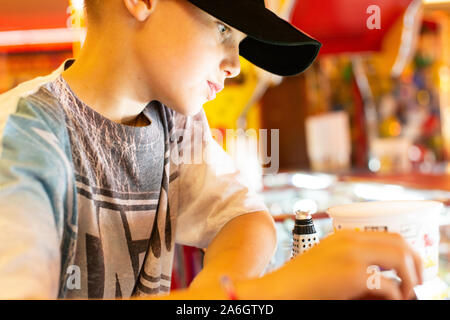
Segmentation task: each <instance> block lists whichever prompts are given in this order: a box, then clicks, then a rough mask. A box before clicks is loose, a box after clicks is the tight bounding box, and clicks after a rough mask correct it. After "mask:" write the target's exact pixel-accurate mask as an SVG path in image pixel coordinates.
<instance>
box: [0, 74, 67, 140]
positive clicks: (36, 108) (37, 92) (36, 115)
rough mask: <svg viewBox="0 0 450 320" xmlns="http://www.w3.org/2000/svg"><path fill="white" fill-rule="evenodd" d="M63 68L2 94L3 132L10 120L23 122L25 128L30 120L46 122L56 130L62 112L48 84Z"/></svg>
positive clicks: (0, 103)
mask: <svg viewBox="0 0 450 320" xmlns="http://www.w3.org/2000/svg"><path fill="white" fill-rule="evenodd" d="M63 68H64V67H63V66H61V67H60V68H58V69H57V70H55V71H54V72H53V73H51V74H50V75H47V76H43V77H37V78H35V79H32V80H29V81H26V82H23V83H21V84H19V85H18V86H17V87H15V88H13V89H11V90H9V91H7V92H5V93H3V94H1V95H0V132H1V133H3V131H4V128H5V126H6V125H7V123H8V122H9V121H16V122H21V124H24V126H23V127H22V128H24V129H26V128H27V126H26V125H25V124H27V123H29V121H33V120H36V121H40V122H45V123H46V125H47V126H49V127H52V128H51V129H53V130H52V131H54V132H55V130H56V129H57V128H56V127H57V126H61V124H62V121H61V120H62V119H61V115H62V114H61V113H60V112H59V111H58V110H59V109H60V108H59V104H58V100H57V98H56V97H55V96H54V95H53V94H52V93H51V92H50V90H48V84H50V83H52V82H53V81H54V80H55V79H57V78H58V77H59V76H60V74H61V73H62V71H63ZM11 116H14V117H13V118H11ZM56 131H59V130H56ZM2 135H3V134H2ZM0 140H1V137H0Z"/></svg>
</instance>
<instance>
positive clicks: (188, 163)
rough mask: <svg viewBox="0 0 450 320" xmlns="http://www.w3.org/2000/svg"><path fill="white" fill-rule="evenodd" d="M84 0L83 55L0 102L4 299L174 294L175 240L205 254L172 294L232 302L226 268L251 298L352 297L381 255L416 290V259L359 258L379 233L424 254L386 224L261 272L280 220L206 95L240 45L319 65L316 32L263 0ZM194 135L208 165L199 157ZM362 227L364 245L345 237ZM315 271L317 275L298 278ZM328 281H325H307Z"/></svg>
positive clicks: (263, 56)
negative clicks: (214, 127) (217, 122)
mask: <svg viewBox="0 0 450 320" xmlns="http://www.w3.org/2000/svg"><path fill="white" fill-rule="evenodd" d="M86 6H87V15H88V16H87V17H88V32H87V38H86V42H85V44H84V47H83V49H82V51H81V53H80V56H79V58H78V59H77V61H73V60H71V61H67V62H66V63H64V65H63V66H62V67H61V68H60V69H59V70H57V71H55V72H54V73H53V74H52V75H50V76H48V77H45V78H38V79H35V80H32V81H31V82H27V83H25V84H22V85H20V86H19V87H18V88H16V89H14V90H12V91H10V92H8V93H6V94H5V95H3V96H2V97H1V98H0V104H1V110H2V111H1V112H2V114H1V115H2V117H1V120H0V123H1V137H2V141H1V142H2V143H1V147H2V150H1V151H2V153H1V158H0V237H1V238H0V298H130V297H148V296H153V295H158V294H167V293H168V292H169V288H170V275H171V270H172V260H173V248H174V243H175V242H177V243H181V244H186V245H191V246H197V247H201V248H206V249H207V250H206V255H205V262H204V264H205V266H204V269H203V270H202V272H201V273H200V274H199V276H198V277H197V278H196V279H195V280H194V282H193V284H192V285H191V287H190V289H188V290H186V291H181V292H178V293H173V294H172V295H170V296H168V297H169V298H181V299H185V298H187V299H188V298H224V297H226V296H225V293H226V292H225V291H224V290H222V289H221V288H220V285H219V280H218V279H219V278H220V276H221V275H228V276H229V278H230V279H231V280H232V281H233V282H235V283H236V290H237V291H236V292H237V294H238V295H239V297H243V298H255V299H258V298H286V297H289V298H308V295H310V296H309V297H312V298H323V297H325V298H326V297H331V298H334V297H337V296H339V297H343V298H349V297H351V295H352V294H353V295H354V294H355V293H357V294H360V293H364V292H365V290H364V286H363V283H364V281H363V280H362V277H361V270H365V269H364V267H365V266H366V265H367V263H369V262H374V261H373V260H375V262H380V265H383V266H386V267H392V268H396V269H398V272H399V274H400V275H401V276H402V278H403V279H404V282H403V285H402V286H403V294H404V296H405V297H406V296H407V295H410V294H411V290H412V285H413V284H415V283H417V282H419V281H420V280H419V277H418V276H416V275H417V274H419V273H417V272H419V271H420V270H419V269H417V270H416V269H415V267H410V266H409V267H408V266H406V265H405V264H403V263H401V261H399V259H398V258H394V256H395V255H393V254H392V255H390V256H389V257H386V256H381V255H376V256H375V254H366V255H362V254H358V253H361V252H366V251H367V252H373V251H375V249H376V248H378V247H379V246H380V243H383V244H385V245H386V244H390V245H391V247H392V248H396V251H393V252H395V253H401V254H402V256H408V257H410V258H413V259H416V260H417V258H416V256H415V255H414V254H413V253H412V252H411V251H410V249H409V248H408V247H406V246H405V245H404V243H403V242H402V240H400V239H399V238H398V237H396V236H392V235H364V236H360V235H356V234H354V233H339V235H336V236H334V237H330V238H329V239H327V240H326V241H324V244H323V245H322V246H319V247H321V248H319V247H318V249H317V250H311V252H312V253H311V254H309V255H305V257H302V259H296V260H294V261H292V262H291V263H289V264H287V265H286V266H285V267H284V268H282V269H281V270H280V271H277V272H274V273H272V274H270V275H268V276H265V277H263V278H258V276H259V275H260V274H261V272H262V271H263V269H264V267H265V265H266V264H267V262H268V260H269V259H270V257H271V255H272V253H273V251H274V247H275V231H274V227H273V221H272V219H271V217H270V215H269V214H268V213H267V209H266V208H265V206H264V205H263V204H262V202H261V201H260V200H259V199H258V198H257V197H256V195H255V193H254V192H253V191H251V190H250V189H249V188H248V187H247V186H246V183H245V181H242V178H241V177H240V175H239V172H237V171H236V170H235V169H233V167H232V166H231V164H230V159H229V158H228V157H227V156H226V154H225V153H224V152H223V151H222V150H221V149H220V148H219V147H218V145H217V144H215V142H214V141H213V139H212V138H211V134H210V132H209V127H208V124H207V121H206V118H205V115H204V112H203V111H202V105H203V104H204V103H205V102H206V101H207V100H211V99H213V98H214V97H215V94H216V93H217V92H219V91H220V90H221V89H222V88H223V83H224V80H225V79H226V78H230V77H234V76H236V75H237V74H238V73H239V60H238V58H239V57H238V56H239V53H240V54H242V55H243V56H244V57H246V58H247V59H249V60H250V61H252V62H254V63H255V64H257V65H258V66H260V67H263V68H265V69H266V70H268V71H271V72H274V73H277V74H280V75H292V74H297V73H299V72H301V71H303V70H304V69H305V68H306V67H308V66H309V65H310V64H311V63H312V61H313V60H314V58H315V57H316V55H317V52H318V49H319V47H320V44H319V43H318V42H317V41H315V40H313V39H311V38H310V37H308V36H307V35H305V34H303V33H301V32H300V31H299V30H297V29H295V28H293V27H291V26H290V25H289V24H288V23H287V22H285V21H283V20H281V19H278V18H277V17H276V16H275V15H273V14H271V13H270V12H269V11H268V10H266V9H265V8H264V5H263V1H262V0H227V1H226V0H189V1H187V0H146V1H144V0H108V1H99V0H86ZM228 24H232V25H233V26H230V25H228ZM239 30H241V31H239ZM247 35H249V36H248V37H247ZM279 57H283V58H279ZM149 102H150V103H149ZM199 132H200V135H199ZM198 140H199V141H200V142H199V144H200V146H201V148H200V153H201V156H202V159H203V161H200V162H197V161H192V157H190V156H191V155H193V158H194V159H197V156H198V154H197V153H198V152H199V151H198V150H196V148H195V145H196V141H197V142H198ZM205 159H209V161H205ZM355 239H356V240H359V242H360V243H361V244H360V245H359V246H358V247H357V248H358V250H359V251H356V250H354V251H351V252H350V249H349V247H348V246H346V245H342V244H346V243H349V242H348V241H350V240H355ZM371 249H372V250H371ZM333 252H339V253H342V256H343V257H344V259H341V258H340V259H336V257H337V256H336V254H333ZM339 257H340V255H339ZM374 257H375V259H372V258H374ZM345 258H348V259H345ZM388 258H389V259H388ZM308 259H309V260H308ZM358 259H359V260H358ZM353 260H355V261H353ZM416 260H414V261H416ZM302 261H303V263H302ZM308 261H309V262H308ZM355 262H357V263H355ZM319 266H322V267H321V269H320V270H318V268H317V267H319ZM350 266H354V268H349V267H350ZM327 268H331V270H334V271H330V270H329V269H327ZM313 270H314V271H316V273H315V274H316V275H317V276H314V277H313V278H312V280H308V279H304V278H299V277H294V280H292V278H293V276H295V275H296V274H297V272H299V271H300V274H302V271H305V272H308V271H309V272H311V271H313ZM336 270H338V271H341V273H338V274H337V277H336V274H335V273H334V272H336ZM348 270H352V271H353V272H354V275H353V276H351V275H349V271H348ZM356 275H357V276H356ZM77 276H79V279H78V278H77ZM350 279H352V280H350ZM320 281H323V285H324V286H328V287H327V288H328V289H327V290H324V291H323V292H317V290H316V292H314V290H313V289H312V288H313V287H314V286H316V285H318V284H319V282H320ZM343 281H347V282H348V284H353V286H348V287H349V288H351V290H352V291H351V292H350V289H348V290H347V291H346V290H343V289H342V288H339V287H340V286H339V285H340V284H341V283H346V282H343ZM288 284H289V285H288ZM290 285H292V286H290ZM288 287H289V288H288ZM269 288H270V290H269ZM338 288H339V289H338ZM386 288H387V289H385V291H383V292H385V293H384V294H385V295H386V296H388V297H395V298H398V297H400V295H399V291H396V290H398V289H396V287H394V285H393V284H388V285H386ZM306 290H308V291H306Z"/></svg>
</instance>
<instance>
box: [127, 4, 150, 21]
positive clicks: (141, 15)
mask: <svg viewBox="0 0 450 320" xmlns="http://www.w3.org/2000/svg"><path fill="white" fill-rule="evenodd" d="M123 2H124V3H125V6H126V7H127V9H128V11H129V12H130V13H131V15H132V16H134V17H135V18H136V19H137V20H138V21H141V22H142V21H145V20H146V19H147V18H148V17H149V16H150V14H151V13H152V12H153V10H154V8H155V5H156V2H157V0H123Z"/></svg>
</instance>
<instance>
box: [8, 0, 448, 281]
mask: <svg viewBox="0 0 450 320" xmlns="http://www.w3.org/2000/svg"><path fill="white" fill-rule="evenodd" d="M266 4H267V6H268V7H269V8H271V9H272V10H273V11H275V12H276V13H277V14H279V15H280V16H282V17H283V18H285V19H286V20H288V21H290V22H291V23H293V24H294V25H296V26H297V27H299V28H301V29H302V30H304V31H305V32H307V33H308V34H310V35H311V36H313V37H314V38H316V39H318V40H319V41H321V42H322V43H323V47H322V49H321V52H320V55H319V58H318V59H317V61H316V62H315V63H314V64H313V65H312V66H311V67H310V68H309V69H308V70H307V71H306V72H304V73H303V74H301V75H298V76H295V77H287V78H282V77H278V76H274V75H271V74H268V73H267V72H264V71H262V70H260V69H258V68H257V67H254V66H253V65H251V64H250V63H248V62H247V61H245V60H244V59H242V60H241V66H242V71H241V74H240V75H239V76H238V77H237V78H234V79H229V80H227V83H226V88H225V90H224V91H223V92H221V93H220V94H219V95H218V97H217V99H216V100H214V101H212V102H210V103H208V104H207V105H205V111H206V113H207V117H208V120H209V122H210V126H211V128H213V129H214V130H213V132H214V133H215V137H216V138H217V139H218V141H219V142H220V143H222V144H223V145H224V148H225V149H226V150H227V151H228V152H229V153H230V155H231V156H232V157H233V158H234V159H235V162H236V165H237V166H238V167H239V168H240V169H241V170H242V171H243V172H245V173H246V174H247V175H248V176H249V178H250V181H252V183H253V184H254V187H255V188H256V189H257V190H258V192H259V193H260V194H261V196H262V197H263V199H264V201H265V202H266V204H267V205H268V207H269V209H270V211H271V213H272V214H273V215H274V217H275V219H276V221H277V229H278V233H279V248H278V250H277V253H276V255H275V257H274V259H273V261H272V263H271V266H269V269H270V268H272V269H273V268H276V267H278V266H279V265H280V264H281V263H283V262H284V261H285V260H286V259H288V258H289V257H288V256H289V251H290V245H291V240H292V239H291V238H292V237H291V231H292V226H293V221H292V216H293V215H292V213H293V212H294V211H295V210H306V211H309V212H311V213H312V214H313V217H314V220H315V222H316V225H317V227H318V229H319V233H320V234H321V235H322V236H323V235H326V234H327V233H328V232H330V230H331V229H330V228H331V223H330V219H329V217H328V215H327V214H326V212H325V211H326V209H327V208H329V207H330V206H333V205H337V204H344V203H351V202H355V201H372V200H401V199H433V200H438V201H442V202H444V203H445V204H450V176H449V174H450V165H449V159H450V0H449V1H446V0H424V1H418V0H298V1H296V0H266ZM84 30H85V20H84V15H83V0H71V1H68V0H39V1H35V0H16V1H11V0H0V93H3V92H5V91H7V90H9V89H11V88H13V87H15V86H16V85H17V84H19V83H21V82H23V81H26V80H29V79H32V78H34V77H37V76H40V75H46V74H48V73H50V72H51V71H53V70H54V69H56V68H57V67H58V66H59V65H60V64H61V63H62V62H63V61H64V60H66V59H68V58H72V57H75V58H76V56H77V54H78V52H79V50H80V47H81V46H82V42H83V39H84V32H85V31H84ZM0 108H1V106H0ZM229 129H234V130H235V131H234V132H237V134H234V135H233V136H231V137H229V136H227V135H226V132H227V130H229ZM237 129H241V130H237ZM260 129H265V130H267V140H268V146H267V148H266V149H267V150H262V149H264V148H260V147H259V145H258V141H261V135H262V134H264V135H265V134H266V131H261V130H260ZM274 129H275V130H278V131H273V130H274ZM276 132H277V133H276ZM224 139H225V140H230V139H232V140H236V141H240V142H239V143H228V142H230V141H226V142H227V143H225V140H224ZM249 146H250V147H249ZM262 153H264V154H262ZM264 155H265V158H266V159H267V158H269V159H270V161H261V159H262V158H264ZM269 155H270V156H269ZM274 164H276V166H275V169H277V170H276V172H273V170H272V171H270V174H264V173H265V171H264V169H265V168H269V167H272V168H274ZM441 220H442V221H441V229H440V230H441V248H440V250H441V260H442V261H440V268H441V270H442V271H441V278H442V279H444V280H445V281H446V282H447V283H450V272H449V269H450V268H449V264H448V261H449V260H448V258H449V255H450V229H449V224H450V215H449V214H448V207H446V210H445V212H443V213H442V219H441ZM202 254H203V253H202V252H201V251H199V250H197V249H194V248H188V247H179V248H177V258H176V263H175V270H174V281H173V284H172V285H173V287H174V288H177V287H185V286H186V285H188V284H189V283H190V281H191V280H192V278H193V277H194V276H195V275H196V274H197V273H198V271H199V270H200V269H201V257H202Z"/></svg>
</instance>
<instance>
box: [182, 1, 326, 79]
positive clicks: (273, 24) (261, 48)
mask: <svg viewBox="0 0 450 320" xmlns="http://www.w3.org/2000/svg"><path fill="white" fill-rule="evenodd" d="M188 1H189V2H191V3H193V4H194V5H195V6H197V7H198V8H200V9H202V10H204V11H206V12H207V13H209V14H210V15H212V16H214V17H216V18H217V19H219V20H221V21H223V22H224V23H226V24H228V25H230V26H232V27H233V28H235V29H237V30H239V31H241V32H243V33H245V34H246V35H247V37H246V38H245V39H244V40H243V41H242V42H241V43H240V45H239V53H240V55H241V56H243V57H244V58H246V59H247V60H248V61H250V62H252V63H253V64H255V65H257V66H258V67H260V68H262V69H264V70H267V71H269V72H271V73H274V74H277V75H280V76H292V75H296V74H299V73H301V72H303V71H304V70H306V69H307V68H308V67H309V66H310V65H311V64H312V63H313V61H314V60H315V58H316V57H317V55H318V53H319V50H320V48H321V46H322V44H321V43H320V42H319V41H317V40H315V39H314V38H312V37H311V36H309V35H307V34H306V33H305V32H303V31H301V30H299V29H298V28H296V27H294V26H293V25H291V24H290V23H289V22H287V21H286V20H284V19H282V18H280V17H278V16H277V15H276V14H275V13H273V12H272V11H270V10H269V9H267V8H265V7H264V5H263V2H261V4H259V3H258V2H255V1H230V0H214V1H212V0H188Z"/></svg>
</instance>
